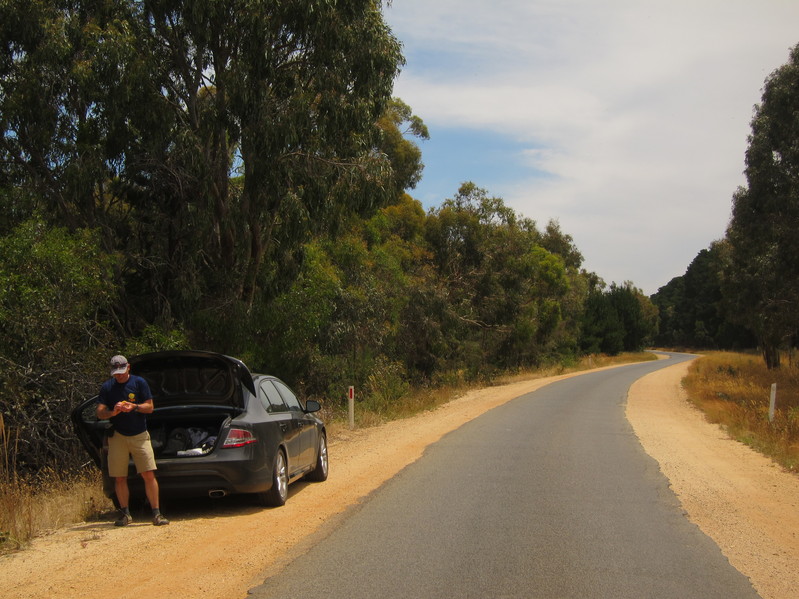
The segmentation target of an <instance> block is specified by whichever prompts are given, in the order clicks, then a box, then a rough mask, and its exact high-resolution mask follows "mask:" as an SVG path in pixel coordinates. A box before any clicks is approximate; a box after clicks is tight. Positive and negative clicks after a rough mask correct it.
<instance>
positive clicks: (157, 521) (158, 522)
mask: <svg viewBox="0 0 799 599" xmlns="http://www.w3.org/2000/svg"><path fill="white" fill-rule="evenodd" d="M164 524H169V520H167V519H166V518H164V516H163V514H158V515H157V516H155V517H154V518H153V526H163V525H164Z"/></svg>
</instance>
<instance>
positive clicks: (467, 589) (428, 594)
mask: <svg viewBox="0 0 799 599" xmlns="http://www.w3.org/2000/svg"><path fill="white" fill-rule="evenodd" d="M681 359H684V357H682V356H680V355H679V354H677V355H675V356H673V359H671V360H663V361H658V362H656V363H655V362H649V363H643V364H635V365H630V366H625V367H622V368H616V369H612V370H606V371H600V372H593V373H589V374H585V375H582V376H578V377H574V378H570V379H566V380H563V381H560V382H557V383H554V384H551V385H549V386H547V387H544V388H542V389H540V390H539V391H536V392H535V393H530V394H528V395H524V396H522V397H519V398H517V399H515V400H513V401H511V402H509V403H507V404H505V405H503V406H501V407H499V408H496V409H494V410H492V411H490V412H488V413H486V414H484V415H483V416H481V417H479V418H477V419H475V420H473V421H471V422H469V423H468V424H466V425H464V426H463V427H461V428H459V429H458V430H456V431H454V432H452V433H450V434H449V435H447V436H446V437H444V438H443V439H442V440H441V441H439V442H438V443H436V444H434V445H433V446H431V447H430V448H428V450H427V451H426V453H425V455H424V456H423V457H422V458H421V459H420V460H418V461H417V462H416V463H414V464H412V465H411V466H409V467H407V468H406V469H405V470H403V471H402V472H401V473H400V474H398V475H397V476H396V477H394V478H393V479H392V480H391V481H389V482H388V483H387V484H385V485H384V486H383V487H381V488H380V489H378V490H377V491H375V492H374V493H373V494H372V495H370V496H369V497H368V498H367V499H366V500H365V501H364V502H363V503H362V504H361V505H360V506H359V507H357V508H354V509H352V510H350V511H349V512H348V513H347V514H346V515H345V517H344V518H342V519H340V520H339V521H337V523H336V524H335V526H331V527H329V529H328V530H326V532H325V533H324V534H321V535H319V536H318V537H317V539H316V541H315V543H314V544H313V546H312V547H310V549H309V551H308V552H307V553H306V554H305V555H302V556H300V557H298V558H297V559H295V560H294V561H293V562H292V563H290V564H289V565H288V566H287V567H286V568H285V569H284V570H283V571H282V572H280V573H279V574H277V575H275V576H273V577H272V578H270V579H268V580H267V581H266V582H265V583H264V584H263V585H262V586H259V587H257V588H255V589H252V590H251V596H253V597H256V598H260V599H267V598H270V599H272V598H286V599H288V598H292V599H293V598H296V597H301V598H303V599H312V598H316V597H318V598H320V599H321V598H324V599H355V598H364V599H391V598H397V599H399V598H403V599H406V598H416V599H436V598H472V597H474V598H478V597H479V598H502V597H514V598H533V597H546V598H554V597H558V598H561V597H574V598H605V597H607V598H614V599H619V598H623V597H629V598H636V599H640V598H652V599H655V598H664V599H675V598H681V599H682V598H691V597H701V598H702V599H711V598H719V599H738V598H756V597H758V595H757V593H756V592H755V591H754V590H753V588H752V586H751V585H750V583H749V581H748V580H747V579H746V578H745V577H744V576H743V575H741V574H740V573H739V572H738V571H737V570H735V569H734V568H733V567H732V566H731V565H730V564H729V562H728V561H727V559H726V558H725V557H724V556H723V555H722V554H721V552H720V550H719V549H718V547H717V546H716V545H715V543H713V541H712V540H711V539H710V538H708V537H707V536H705V535H704V534H703V533H702V532H701V531H700V530H699V529H698V528H697V527H696V526H695V525H693V524H691V523H690V522H689V521H688V520H687V518H686V517H685V515H684V513H683V512H682V510H681V508H680V505H679V503H678V501H677V499H676V497H675V496H674V494H673V493H672V491H671V490H670V489H669V486H668V481H667V480H666V478H665V477H664V476H663V475H662V474H661V473H660V470H659V468H658V465H657V463H656V462H655V461H654V460H653V459H651V458H650V457H649V456H648V455H647V454H646V453H645V452H644V450H643V448H642V447H641V445H640V444H639V442H638V440H637V438H636V437H635V434H634V433H633V430H632V428H631V426H630V425H629V423H628V422H627V420H626V419H625V416H624V406H625V398H626V395H627V390H628V389H629V387H630V385H631V384H632V383H633V382H634V381H635V380H636V379H638V378H640V377H642V376H644V375H645V374H648V373H650V372H652V371H654V370H657V369H658V368H662V367H665V366H668V365H671V364H674V363H675V362H676V361H679V360H681ZM308 517H313V515H312V514H309V515H308ZM264 534H269V533H268V531H265V532H264Z"/></svg>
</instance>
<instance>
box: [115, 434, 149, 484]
mask: <svg viewBox="0 0 799 599" xmlns="http://www.w3.org/2000/svg"><path fill="white" fill-rule="evenodd" d="M130 456H133V463H134V464H136V472H138V473H139V474H141V473H142V472H148V471H149V470H155V469H156V468H155V456H154V455H153V446H152V443H150V433H149V432H147V431H144V432H143V433H140V434H138V435H133V436H132V437H127V436H125V435H123V434H121V433H118V432H117V433H114V434H113V435H112V436H111V437H109V438H108V475H109V476H110V477H112V478H118V477H121V476H127V475H128V463H129V461H130Z"/></svg>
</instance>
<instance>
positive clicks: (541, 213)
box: [386, 0, 799, 293]
mask: <svg viewBox="0 0 799 599" xmlns="http://www.w3.org/2000/svg"><path fill="white" fill-rule="evenodd" d="M386 18H387V20H388V22H389V23H390V24H391V26H392V28H393V29H394V31H395V34H396V35H397V36H398V38H399V39H400V40H401V41H403V42H404V44H405V54H406V57H407V59H408V64H407V66H406V68H405V70H404V72H403V74H402V75H401V76H400V78H399V80H398V82H397V87H396V90H395V93H396V95H398V96H400V97H401V98H403V100H405V101H406V102H408V104H410V106H411V107H412V108H413V110H414V112H415V113H416V114H418V115H419V116H421V117H422V118H423V119H424V120H425V122H426V123H427V124H428V126H430V128H431V141H430V142H427V143H429V144H435V143H437V142H436V130H437V129H440V128H463V129H467V130H474V131H491V132H493V133H497V134H501V135H504V136H507V138H508V140H509V141H513V142H515V145H516V146H518V143H519V142H521V143H522V145H523V147H524V148H523V149H522V150H518V151H519V155H518V156H517V158H518V161H519V164H520V165H521V166H520V167H519V171H518V173H517V175H516V176H513V177H509V178H507V180H503V182H502V183H500V184H499V186H500V188H490V189H489V190H488V191H489V192H490V193H492V194H494V195H500V196H502V197H504V198H505V200H506V201H507V202H508V203H509V204H510V205H511V206H513V207H514V208H515V209H517V210H518V211H519V212H520V213H522V214H524V215H525V216H529V217H531V218H535V219H536V220H538V221H539V222H541V221H545V220H548V219H549V218H556V219H558V220H560V222H561V226H562V228H563V230H564V231H565V232H567V233H569V234H571V235H573V236H574V238H575V241H576V243H577V245H578V247H579V248H580V250H581V251H582V253H583V254H584V256H585V257H586V266H587V267H588V268H590V269H592V270H595V271H596V272H597V273H598V274H599V275H600V276H602V277H603V278H605V279H606V280H608V281H611V280H616V281H622V280H626V279H631V280H633V281H634V282H635V283H636V284H637V285H639V286H641V287H643V288H644V291H646V292H647V293H652V292H654V291H655V290H656V289H657V287H659V286H660V285H663V284H665V283H667V282H668V280H669V279H670V278H671V277H673V276H677V275H680V274H682V273H683V272H684V271H685V268H686V267H687V266H688V264H689V263H690V261H691V260H692V259H693V257H694V256H695V255H696V253H697V252H698V251H699V250H701V249H703V248H705V247H707V246H708V245H709V244H710V243H711V242H712V241H713V240H715V239H717V238H719V237H721V236H722V235H723V233H724V227H725V225H726V223H727V219H728V216H729V207H730V198H731V196H732V193H733V192H734V191H735V189H736V187H737V186H738V185H741V184H743V183H744V181H745V180H744V178H743V176H742V174H741V173H742V170H743V157H744V151H745V149H746V137H747V134H748V133H749V120H750V118H751V114H752V106H753V105H754V104H755V103H756V102H758V101H759V98H760V90H761V88H762V85H763V82H764V79H765V78H766V76H767V75H768V74H769V73H770V72H772V71H773V70H774V69H775V68H777V67H779V66H780V65H781V64H784V63H785V62H786V61H787V59H788V51H789V48H790V47H791V46H793V45H795V44H796V43H797V42H799V30H797V29H796V27H795V24H796V23H797V22H799V2H795V1H794V0H761V1H759V2H751V1H749V0H692V1H689V0H670V1H665V0H658V1H654V0H653V1H646V0H603V1H601V2H599V1H591V0H568V1H563V0H459V1H455V0H435V1H433V2H430V1H429V0H424V1H423V0H394V2H393V4H392V5H391V6H390V7H389V8H387V9H386ZM443 141H444V142H445V140H443ZM423 150H424V147H423ZM460 150H462V148H461V149H460ZM475 151H479V148H476V149H475ZM455 159H457V157H456V154H455V153H454V152H453V160H455ZM525 165H526V167H527V169H525ZM535 171H545V172H546V173H549V174H550V175H551V177H549V178H544V179H542V178H541V177H540V176H538V175H540V173H538V174H537V173H535ZM424 176H425V180H434V179H435V178H436V177H437V176H439V173H437V172H436V171H435V170H434V169H433V167H432V166H431V165H429V166H428V168H427V169H426V171H425V175H424ZM505 176H506V177H507V175H505ZM425 180H423V182H422V185H421V186H420V189H423V188H424V185H425ZM478 184H479V182H478ZM453 191H454V190H453ZM442 199H443V198H442Z"/></svg>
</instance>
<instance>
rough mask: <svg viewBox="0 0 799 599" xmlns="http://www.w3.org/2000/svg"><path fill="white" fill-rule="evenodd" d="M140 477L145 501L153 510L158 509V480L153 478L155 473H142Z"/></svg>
mask: <svg viewBox="0 0 799 599" xmlns="http://www.w3.org/2000/svg"><path fill="white" fill-rule="evenodd" d="M141 477H142V478H143V479H144V492H145V493H146V494H147V501H149V502H150V507H151V508H153V509H154V510H157V509H159V507H160V506H159V504H158V480H156V478H155V471H154V470H149V471H147V472H142V473H141Z"/></svg>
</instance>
